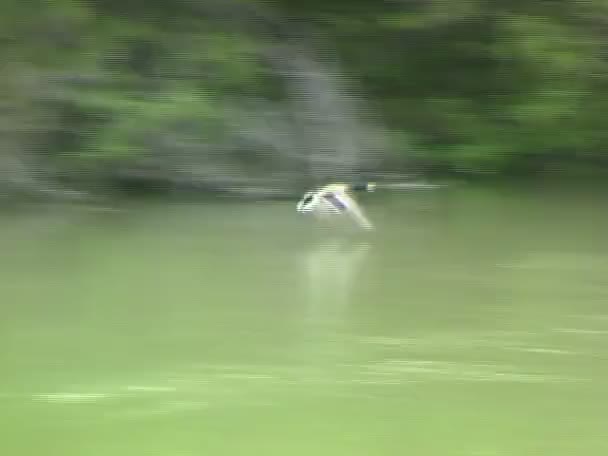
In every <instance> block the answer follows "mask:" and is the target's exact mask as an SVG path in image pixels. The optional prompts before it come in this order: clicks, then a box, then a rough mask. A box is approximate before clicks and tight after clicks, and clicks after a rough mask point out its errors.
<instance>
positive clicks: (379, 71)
mask: <svg viewBox="0 0 608 456" xmlns="http://www.w3.org/2000/svg"><path fill="white" fill-rule="evenodd" d="M550 3H551V5H549V6H547V5H545V4H544V2H543V3H538V2H536V3H535V2H523V1H517V0H502V1H500V2H482V1H453V2H448V1H439V0H431V1H427V2H410V3H404V2H393V3H390V2H374V1H372V0H356V1H354V0H353V1H349V2H346V1H344V0H327V1H324V2H320V1H319V0H306V1H295V2H293V1H290V2H287V1H286V0H285V1H284V2H281V1H279V2H274V3H272V5H271V8H272V10H273V12H274V14H275V15H276V17H279V18H280V17H282V16H283V17H291V18H299V20H300V22H303V23H307V24H308V26H307V27H308V28H307V31H308V32H310V35H311V36H312V35H314V34H316V35H317V36H319V37H320V36H323V37H324V38H323V43H324V45H331V46H333V47H335V49H337V51H338V54H339V56H340V59H341V63H342V65H343V68H342V70H343V71H344V72H346V73H348V74H349V76H352V77H353V78H354V79H355V80H358V81H360V82H361V83H362V85H363V89H364V90H363V92H364V93H365V94H367V97H368V101H369V102H370V103H371V104H373V105H374V107H375V108H377V109H378V110H379V111H380V112H381V114H382V116H383V118H384V120H385V122H386V124H387V126H388V127H389V129H390V130H391V132H392V135H393V143H394V144H395V147H394V153H395V155H396V156H397V157H399V156H401V157H403V158H405V159H406V160H405V161H404V162H407V163H408V165H411V164H412V162H416V161H418V162H421V163H422V162H424V163H427V164H431V165H434V166H436V167H438V168H441V169H451V170H458V171H463V170H466V171H471V172H502V171H507V170H512V169H514V168H518V169H523V168H530V169H534V168H535V167H536V166H539V157H540V162H543V161H544V162H550V161H551V160H552V159H553V157H556V158H559V159H560V160H561V159H564V158H566V159H571V160H572V161H576V160H581V159H582V160H587V159H589V158H594V157H595V158H601V156H602V154H603V151H604V150H605V149H606V148H607V147H608V133H606V129H605V126H604V122H603V118H604V115H605V113H606V112H607V109H608V101H606V100H607V99H608V98H607V97H606V95H607V92H608V78H607V76H606V74H608V71H606V70H608V63H607V59H606V58H605V51H604V47H605V45H604V44H603V43H604V41H605V37H604V35H605V26H604V25H603V24H604V22H605V18H606V15H607V13H608V9H607V7H606V4H605V2H602V1H599V0H593V1H591V2H585V3H583V2H577V1H574V0H572V1H563V2H550ZM221 4H222V2H219V3H218V5H221ZM237 5H238V4H237ZM245 5H247V6H248V7H251V8H253V9H255V8H260V7H264V8H268V7H269V5H268V4H265V3H264V2H262V1H258V0H250V1H247V2H245V3H243V5H242V6H243V7H244V6H245ZM211 9H212V8H211ZM227 16H229V14H228V15H227V14H226V13H225V12H224V13H218V14H217V16H216V17H214V15H213V14H210V13H209V11H206V12H202V11H201V10H200V9H197V3H196V2H188V1H185V0H184V1H179V2H169V1H165V0H156V1H154V2H141V1H139V2H120V1H115V0H96V1H91V2H81V1H76V0H58V1H53V2H50V1H42V0H40V1H35V2H22V1H16V0H9V1H7V2H5V4H4V7H3V15H2V17H0V52H2V54H3V56H4V58H3V61H4V62H5V64H4V65H3V66H2V69H1V75H2V78H1V79H0V103H1V104H2V109H3V110H4V112H5V115H4V127H3V131H7V132H9V131H10V135H9V136H5V142H6V141H9V139H10V149H11V150H12V151H13V152H12V153H13V154H16V156H17V155H18V154H20V153H21V151H23V154H24V157H26V155H25V154H27V160H25V159H24V160H22V162H25V161H31V158H32V151H33V155H37V156H39V158H40V159H41V160H42V162H41V163H45V162H44V160H47V163H48V162H51V163H55V166H56V167H59V168H63V169H64V171H66V172H68V170H69V169H70V168H69V166H72V165H66V163H72V164H73V163H87V166H89V167H90V169H93V170H94V169H95V167H99V168H100V169H101V167H102V166H106V165H107V164H108V163H111V164H112V163H113V166H119V165H120V164H121V163H129V166H137V164H138V163H140V162H144V161H146V160H149V159H150V157H152V158H154V159H155V160H157V161H162V162H164V163H166V164H167V165H166V167H167V169H170V168H171V167H172V166H173V165H175V164H176V163H178V162H180V160H182V159H183V156H180V152H179V150H180V149H179V147H178V146H175V144H177V143H183V142H187V141H193V142H197V143H198V144H200V145H205V144H206V145H213V144H219V143H221V142H222V138H223V137H225V136H226V135H228V133H227V129H228V125H229V124H230V123H231V121H232V120H233V119H232V118H231V114H230V111H229V107H230V106H231V105H232V103H233V101H234V100H242V99H250V100H266V101H272V102H281V101H282V100H283V98H284V95H285V94H284V90H285V88H284V87H283V86H282V85H281V84H280V83H279V82H278V80H279V79H280V77H278V76H279V75H278V74H277V71H276V69H272V68H271V67H270V66H269V64H268V62H267V61H265V59H264V55H263V52H262V49H267V48H265V46H267V45H268V44H269V43H272V42H274V43H275V44H276V43H280V42H281V40H283V39H284V38H280V37H279V36H278V35H276V36H271V33H270V32H269V34H268V36H266V35H265V34H264V33H265V32H258V33H257V35H253V34H251V33H249V32H250V31H249V32H247V33H246V32H245V30H244V29H242V27H241V29H239V27H238V26H237V27H234V24H233V25H232V26H231V27H230V28H229V27H224V25H225V24H224V22H225V21H226V18H227ZM222 21H224V22H222ZM256 21H258V20H257V19H255V18H250V22H251V23H255V24H256V25H259V24H258V22H259V21H258V22H256ZM278 22H280V21H277V24H275V25H284V27H283V28H284V29H287V30H289V29H290V25H289V24H287V25H285V24H278ZM319 42H321V41H320V40H319ZM283 101H284V100H283ZM7 138H8V139H7ZM171 144H174V146H172V145H171ZM180 157H181V158H180ZM250 159H251V156H248V157H247V160H250ZM260 163H265V162H264V161H263V160H262V161H260ZM54 169H56V168H54Z"/></svg>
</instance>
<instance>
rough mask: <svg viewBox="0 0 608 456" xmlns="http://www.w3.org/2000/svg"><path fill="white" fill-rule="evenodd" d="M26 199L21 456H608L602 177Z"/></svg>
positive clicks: (5, 307)
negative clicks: (306, 201) (29, 207)
mask: <svg viewBox="0 0 608 456" xmlns="http://www.w3.org/2000/svg"><path fill="white" fill-rule="evenodd" d="M365 203H366V207H367V209H368V212H369V214H370V217H371V218H372V219H373V220H374V222H375V223H376V224H377V227H378V229H377V231H376V232H375V233H372V234H371V235H362V234H357V233H351V232H342V231H340V232H338V231H336V232H328V231H323V230H318V229H317V230H315V229H314V228H313V226H311V225H310V224H309V223H307V219H305V218H303V217H302V216H299V215H298V214H296V213H295V209H294V208H295V203H290V202H288V203H284V202H280V203H276V202H270V203H256V204H254V203H237V202H222V201H217V202H211V203H201V204H180V205H177V204H174V205H171V206H169V207H160V206H155V207H145V208H144V207H139V208H137V209H136V210H133V211H130V212H126V213H106V214H93V213H85V212H79V211H77V210H72V211H69V212H67V213H64V212H55V211H47V212H45V213H41V212H36V213H33V214H23V215H19V216H16V215H11V216H8V215H4V216H2V219H1V222H2V224H1V228H0V251H1V255H2V257H1V258H2V262H1V263H0V272H1V274H2V279H1V281H2V286H1V288H0V305H1V311H2V318H1V320H0V454H2V455H7V456H9V455H10V456H20V455H36V456H39V455H45V456H55V455H56V456H97V455H99V456H108V455H115V456H122V455H125V456H138V455H167V456H169V455H170V456H194V455H230V456H232V455H247V456H250V455H265V456H270V455H280V456H285V455H331V456H338V455H349V456H356V455H365V456H370V455H390V456H394V455H402V454H412V455H419V456H423V455H437V456H448V455H463V456H464V455H471V456H473V455H477V456H499V455H501V456H502V455H509V456H515V455H517V456H521V455H551V456H556V455H569V456H570V455H575V454H581V455H585V456H591V455H598V456H599V455H602V456H604V455H606V454H608V437H606V429H608V403H607V401H606V398H605V395H606V387H607V386H608V358H607V356H608V355H607V349H608V247H607V243H606V233H607V232H608V210H607V206H606V203H605V201H604V195H603V194H602V193H601V192H599V191H597V190H585V191H583V190H580V191H576V192H573V191H572V190H571V189H570V190H560V191H556V190H555V189H553V190H548V189H543V188H527V189H525V190H524V189H519V190H513V189H504V188H502V189H494V190H479V189H471V188H468V189H457V190H455V191H452V192H450V193H449V194H443V193H391V194H390V195H385V196H382V195H380V194H378V195H370V196H369V197H367V198H366V202H365Z"/></svg>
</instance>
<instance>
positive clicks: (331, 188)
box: [297, 182, 376, 230]
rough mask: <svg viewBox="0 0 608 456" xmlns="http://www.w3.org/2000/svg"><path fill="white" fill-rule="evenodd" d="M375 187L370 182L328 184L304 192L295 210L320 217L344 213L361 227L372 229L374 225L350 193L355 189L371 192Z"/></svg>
mask: <svg viewBox="0 0 608 456" xmlns="http://www.w3.org/2000/svg"><path fill="white" fill-rule="evenodd" d="M375 189H376V184H374V183H371V182H370V183H365V184H360V185H349V184H342V183H335V184H329V185H326V186H324V187H322V188H320V189H318V190H315V191H309V192H306V193H305V194H304V196H303V197H302V199H301V200H300V201H299V202H298V205H297V210H298V212H300V213H303V214H313V215H315V216H316V217H318V218H322V219H326V218H329V217H335V216H340V215H341V216H344V215H346V216H349V217H350V218H351V219H352V220H353V221H354V222H355V223H357V225H359V226H360V227H361V228H363V229H365V230H372V229H373V228H374V226H373V225H372V223H371V222H370V220H369V219H368V218H367V216H366V215H365V212H364V211H363V209H362V208H361V206H360V205H359V203H358V202H357V200H356V199H355V198H354V196H353V195H352V193H353V192H356V191H367V192H373V191H374V190H375Z"/></svg>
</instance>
